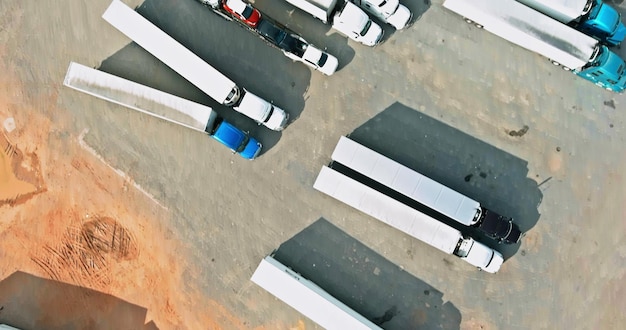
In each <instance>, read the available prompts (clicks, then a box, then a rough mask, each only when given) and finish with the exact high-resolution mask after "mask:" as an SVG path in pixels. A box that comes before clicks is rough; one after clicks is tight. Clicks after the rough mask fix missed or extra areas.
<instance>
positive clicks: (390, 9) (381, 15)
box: [350, 0, 413, 30]
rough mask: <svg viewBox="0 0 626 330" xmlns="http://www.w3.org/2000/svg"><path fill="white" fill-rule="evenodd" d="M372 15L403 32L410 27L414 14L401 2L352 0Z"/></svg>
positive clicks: (393, 0)
mask: <svg viewBox="0 0 626 330" xmlns="http://www.w3.org/2000/svg"><path fill="white" fill-rule="evenodd" d="M350 1H351V2H352V3H354V4H355V5H357V6H359V7H361V9H363V10H365V11H366V12H368V13H369V14H370V15H372V16H374V17H376V18H378V19H380V20H381V21H383V22H385V23H387V24H389V25H391V26H393V27H394V28H396V30H402V29H404V28H405V27H407V26H409V23H410V22H411V18H412V17H413V13H411V11H410V10H409V8H407V7H406V6H404V5H403V4H401V3H400V1H399V0H350Z"/></svg>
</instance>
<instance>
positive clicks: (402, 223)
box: [313, 166, 462, 254]
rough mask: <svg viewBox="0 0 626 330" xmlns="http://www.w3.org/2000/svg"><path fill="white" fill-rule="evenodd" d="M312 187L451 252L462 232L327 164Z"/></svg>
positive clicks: (442, 249)
mask: <svg viewBox="0 0 626 330" xmlns="http://www.w3.org/2000/svg"><path fill="white" fill-rule="evenodd" d="M313 187H314V188H315V189H317V190H319V191H321V192H323V193H325V194H327V195H329V196H331V197H333V198H335V199H337V200H339V201H341V202H344V203H346V204H348V205H350V206H352V207H354V208H356V209H357V210H359V211H361V212H363V213H365V214H368V215H370V216H372V217H374V218H376V219H378V220H380V221H382V222H384V223H386V224H388V225H390V226H392V227H394V228H396V229H398V230H400V231H402V232H404V233H406V234H409V235H411V236H413V237H415V238H417V239H419V240H421V241H423V242H425V243H427V244H429V245H431V246H433V247H435V248H437V249H439V250H441V251H443V252H445V253H448V254H452V253H453V252H454V250H455V249H456V245H457V243H458V242H459V240H460V239H461V238H462V235H461V233H460V232H459V231H458V230H456V229H454V228H452V227H449V226H447V225H445V224H444V223H442V222H439V221H437V220H435V219H433V218H431V217H429V216H427V215H426V214H423V213H421V212H419V211H417V210H415V209H412V208H410V207H409V206H407V205H405V204H402V203H401V202H398V201H397V200H395V199H393V198H391V197H389V196H387V195H385V194H382V193H380V192H378V191H376V190H374V189H372V188H370V187H368V186H366V185H364V184H362V183H360V182H358V181H356V180H354V179H351V178H349V177H347V176H345V175H343V174H342V173H339V172H337V171H335V170H334V169H332V168H329V167H326V166H324V167H322V170H321V171H320V174H319V175H318V177H317V180H315V183H314V184H313Z"/></svg>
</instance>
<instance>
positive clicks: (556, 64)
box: [550, 60, 561, 66]
mask: <svg viewBox="0 0 626 330" xmlns="http://www.w3.org/2000/svg"><path fill="white" fill-rule="evenodd" d="M550 62H552V64H554V65H555V66H559V65H561V63H559V62H557V61H555V60H550Z"/></svg>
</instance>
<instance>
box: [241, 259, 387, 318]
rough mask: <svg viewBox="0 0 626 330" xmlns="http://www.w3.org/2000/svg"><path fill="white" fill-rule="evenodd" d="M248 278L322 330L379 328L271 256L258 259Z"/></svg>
mask: <svg viewBox="0 0 626 330" xmlns="http://www.w3.org/2000/svg"><path fill="white" fill-rule="evenodd" d="M250 280H251V281H252V282H254V283H256V284H257V285H258V286H260V287H261V288H263V289H265V290H266V291H267V292H269V293H271V294H272V295H274V296H275V297H276V298H278V299H280V300H282V301H283V302H284V303H286V304H287V305H289V306H291V307H293V308H294V309H295V310H297V311H298V312H300V313H302V314H303V315H304V316H306V317H308V318H309V319H311V321H313V322H315V323H317V324H319V325H320V326H321V327H322V328H324V329H329V330H346V329H350V330H382V328H381V327H379V326H377V325H376V324H374V323H373V322H372V321H370V320H368V319H367V318H365V317H364V316H363V315H361V314H359V313H357V312H355V311H354V310H353V309H352V308H350V307H348V306H347V305H346V304H344V303H342V302H341V301H339V300H338V299H337V298H335V297H333V296H331V295H330V294H329V293H328V292H326V291H324V289H322V288H320V287H319V286H317V284H315V283H313V281H311V280H309V279H307V278H305V277H304V276H302V275H300V274H299V273H296V272H294V271H293V270H292V269H291V268H289V267H287V266H285V265H283V264H282V263H280V262H279V261H278V260H276V259H274V257H273V256H271V255H269V256H267V257H265V258H264V259H263V260H261V263H260V264H259V266H258V267H257V269H256V270H255V271H254V274H252V278H250Z"/></svg>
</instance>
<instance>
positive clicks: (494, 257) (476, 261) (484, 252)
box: [465, 241, 504, 273]
mask: <svg viewBox="0 0 626 330" xmlns="http://www.w3.org/2000/svg"><path fill="white" fill-rule="evenodd" d="M465 260H466V261H467V262H469V263H470V264H472V265H474V266H476V267H478V268H480V269H482V270H484V271H486V272H488V273H495V272H497V271H498V270H499V269H500V266H502V263H503V262H504V258H503V257H502V254H500V252H498V251H495V250H493V249H490V248H488V247H487V246H485V245H483V244H482V243H479V242H476V241H474V244H473V245H472V247H471V249H470V250H469V252H468V254H467V256H466V257H465Z"/></svg>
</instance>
